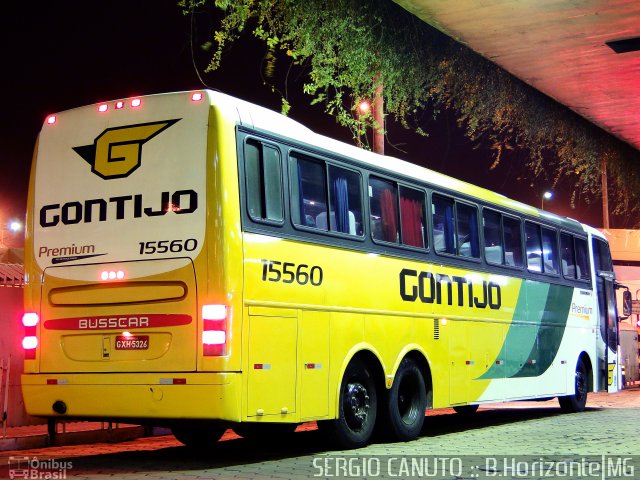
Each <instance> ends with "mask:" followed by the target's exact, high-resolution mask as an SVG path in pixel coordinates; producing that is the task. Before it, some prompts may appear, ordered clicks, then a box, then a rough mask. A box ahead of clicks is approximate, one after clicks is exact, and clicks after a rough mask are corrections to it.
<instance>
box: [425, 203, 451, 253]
mask: <svg viewBox="0 0 640 480" xmlns="http://www.w3.org/2000/svg"><path fill="white" fill-rule="evenodd" d="M431 204H432V206H431V207H432V214H433V248H434V249H435V251H436V252H437V253H448V254H450V255H455V254H456V243H455V241H456V239H455V223H454V221H455V217H454V212H453V211H454V207H455V202H454V201H453V198H447V197H442V196H440V195H436V194H434V195H433V197H431Z"/></svg>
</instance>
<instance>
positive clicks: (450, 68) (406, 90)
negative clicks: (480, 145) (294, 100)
mask: <svg viewBox="0 0 640 480" xmlns="http://www.w3.org/2000/svg"><path fill="white" fill-rule="evenodd" d="M208 3H214V5H215V7H217V8H218V9H221V10H222V11H224V17H223V19H222V21H221V23H220V25H219V28H218V30H217V31H216V32H215V33H214V34H213V41H214V43H215V49H214V52H213V56H212V59H211V62H210V64H209V66H208V67H207V70H208V71H211V70H215V69H217V68H219V67H220V65H221V61H222V56H223V53H224V51H225V48H226V47H227V46H228V45H229V44H231V43H233V42H234V41H235V40H236V39H237V38H239V36H240V35H242V34H243V33H244V31H245V30H247V29H251V30H252V32H253V35H255V36H256V37H258V38H259V39H261V40H262V41H263V42H264V43H265V44H266V46H267V47H268V50H269V53H268V55H267V68H266V70H267V72H266V73H267V75H272V74H273V71H274V68H275V63H276V59H277V58H283V57H284V58H289V59H290V62H293V63H294V64H297V65H301V66H303V67H304V68H305V69H306V70H307V71H308V82H307V83H305V85H304V87H303V88H304V91H305V92H306V93H308V94H309V95H311V96H312V97H313V99H312V103H314V104H315V103H322V104H323V105H324V107H325V110H326V111H327V112H328V113H329V114H331V115H333V116H334V117H335V118H336V120H337V121H338V122H339V123H340V124H341V125H344V126H346V127H349V128H350V129H351V131H352V132H353V135H354V137H358V138H360V137H361V136H362V134H363V133H364V132H365V131H366V129H367V128H369V127H370V126H371V125H372V124H373V119H372V117H371V115H358V114H356V110H355V107H356V105H357V103H358V101H359V100H360V99H367V98H372V97H373V94H374V91H375V89H376V87H378V86H379V84H382V85H383V86H384V89H383V92H384V102H385V113H386V114H387V115H392V116H393V117H394V118H395V119H396V120H397V121H398V122H400V123H401V124H402V125H403V126H405V127H406V128H410V129H413V130H415V131H416V132H417V133H419V134H422V135H426V134H427V132H425V131H424V130H423V129H422V128H421V127H420V122H419V119H420V116H421V114H422V113H423V112H424V111H432V112H434V115H437V113H438V112H439V110H440V109H441V108H448V109H452V110H454V111H455V112H457V114H458V122H459V124H460V125H461V126H462V127H463V128H464V129H465V131H466V134H467V135H468V136H469V138H471V139H472V140H476V141H483V142H489V144H490V145H491V148H492V149H493V151H494V153H495V157H494V160H495V161H494V166H495V165H497V164H498V163H499V162H500V161H501V160H502V158H503V155H504V154H505V152H510V151H512V150H515V149H517V150H519V151H526V152H527V154H528V158H529V160H528V162H527V165H528V167H529V168H530V169H531V171H532V173H533V174H534V175H535V176H549V172H553V175H552V176H551V177H552V180H553V181H554V182H557V181H558V180H559V179H560V178H565V179H566V178H570V179H572V180H575V189H574V198H575V196H576V195H580V196H582V197H583V198H586V199H587V200H588V199H589V198H596V197H598V196H599V195H600V188H601V187H600V172H601V166H602V159H606V160H607V164H608V172H609V187H610V188H609V191H610V205H611V207H612V208H613V213H616V214H625V215H629V214H632V213H637V212H638V210H640V202H639V201H638V200H639V199H638V194H636V192H640V178H638V175H637V174H636V173H635V172H636V169H637V167H636V165H637V163H638V162H640V154H639V153H638V152H637V151H636V150H634V149H632V148H630V147H628V146H627V145H626V144H623V143H622V142H620V141H618V140H616V139H614V138H612V137H611V136H610V135H608V134H606V133H605V132H603V131H602V130H600V129H599V128H597V127H595V126H593V125H592V124H591V123H589V122H587V121H585V120H584V119H582V118H581V117H579V116H578V115H576V114H574V113H572V112H571V111H569V110H568V109H566V108H565V107H563V106H561V105H559V104H557V103H556V102H554V101H553V100H551V99H549V98H548V97H546V96H544V95H542V94H541V93H539V92H537V91H536V90H534V89H532V88H530V87H528V86H527V85H526V84H524V83H523V82H521V81H519V80H517V79H515V78H514V77H512V76H511V75H509V74H508V73H506V72H505V71H503V70H502V69H500V68H499V67H497V66H496V65H495V64H493V63H491V62H489V61H487V60H485V59H484V58H482V57H480V56H479V55H477V54H475V53H474V52H472V51H470V50H469V49H467V48H466V47H464V46H462V45H460V44H458V43H456V42H454V41H452V40H451V39H449V38H448V37H446V36H445V35H443V34H441V33H440V32H438V31H436V30H435V29H433V28H431V27H429V26H428V25H426V24H425V23H423V22H422V21H420V20H418V19H417V18H416V17H414V16H413V15H412V14H411V13H409V12H407V11H405V10H404V9H403V8H401V7H399V6H398V5H396V4H395V3H393V2H391V1H389V0H305V1H299V0H213V1H212V0H209V1H207V0H182V1H181V2H180V5H181V6H182V7H183V8H184V9H185V12H191V11H193V10H194V9H197V8H199V7H202V6H206V5H205V4H208ZM289 108H290V105H289V102H288V100H287V99H286V98H284V97H283V111H284V113H286V111H288V109H289Z"/></svg>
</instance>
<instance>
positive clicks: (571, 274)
mask: <svg viewBox="0 0 640 480" xmlns="http://www.w3.org/2000/svg"><path fill="white" fill-rule="evenodd" d="M560 258H561V262H562V275H564V276H565V277H566V278H573V279H575V278H577V277H576V262H575V255H574V249H573V237H572V236H571V235H569V234H567V233H561V234H560Z"/></svg>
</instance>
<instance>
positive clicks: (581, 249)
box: [574, 238, 591, 280]
mask: <svg viewBox="0 0 640 480" xmlns="http://www.w3.org/2000/svg"><path fill="white" fill-rule="evenodd" d="M574 245H575V250H576V278H577V279H578V280H591V268H590V265H589V248H588V247H587V241H586V240H585V239H583V238H576V239H575V244H574Z"/></svg>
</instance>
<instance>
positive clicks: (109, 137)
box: [73, 118, 180, 180]
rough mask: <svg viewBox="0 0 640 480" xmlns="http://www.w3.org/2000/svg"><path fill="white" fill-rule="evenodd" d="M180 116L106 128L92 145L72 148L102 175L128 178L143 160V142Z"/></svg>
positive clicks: (93, 170) (97, 173) (96, 172)
mask: <svg viewBox="0 0 640 480" xmlns="http://www.w3.org/2000/svg"><path fill="white" fill-rule="evenodd" d="M179 120H180V119H179V118H178V119H173V120H163V121H161V122H151V123H140V124H137V125H127V126H125V127H114V128H107V129H106V130H104V131H103V132H102V133H101V134H100V135H98V136H97V137H96V139H95V140H94V142H93V144H92V145H83V146H80V147H73V150H74V151H75V152H76V153H77V154H78V155H80V156H81V157H82V158H83V159H84V160H86V162H87V163H88V164H89V165H91V171H92V172H93V173H95V174H96V175H98V176H99V177H101V178H103V179H105V180H109V179H112V178H124V177H128V176H129V175H130V174H131V173H132V172H134V171H135V170H136V169H137V168H138V167H140V164H141V163H142V145H144V144H145V143H146V142H148V141H149V140H151V139H152V138H153V137H155V136H156V135H158V134H159V133H161V132H163V131H164V130H166V129H167V128H169V127H170V126H171V125H173V124H174V123H176V122H177V121H179Z"/></svg>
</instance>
